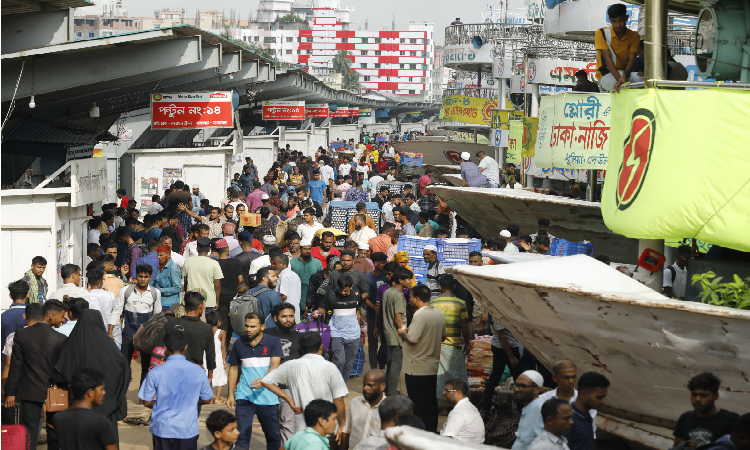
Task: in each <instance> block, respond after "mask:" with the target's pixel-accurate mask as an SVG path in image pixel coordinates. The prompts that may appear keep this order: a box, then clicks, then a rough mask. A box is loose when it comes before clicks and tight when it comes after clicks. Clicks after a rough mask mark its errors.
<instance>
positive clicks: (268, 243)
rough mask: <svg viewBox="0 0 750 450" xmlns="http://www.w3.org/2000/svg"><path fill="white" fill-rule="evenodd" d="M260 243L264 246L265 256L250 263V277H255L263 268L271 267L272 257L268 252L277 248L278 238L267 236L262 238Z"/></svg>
mask: <svg viewBox="0 0 750 450" xmlns="http://www.w3.org/2000/svg"><path fill="white" fill-rule="evenodd" d="M260 242H261V243H262V244H263V256H261V257H259V258H256V259H254V260H253V262H251V263H250V275H255V274H256V273H257V272H258V271H259V270H260V269H261V267H266V266H270V265H271V257H270V256H269V255H268V251H269V250H271V247H275V246H276V236H271V235H270V234H267V235H265V236H263V237H262V238H261V240H260Z"/></svg>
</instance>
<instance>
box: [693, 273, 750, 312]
mask: <svg viewBox="0 0 750 450" xmlns="http://www.w3.org/2000/svg"><path fill="white" fill-rule="evenodd" d="M722 279H723V277H717V276H716V274H715V273H714V272H712V271H708V272H706V273H702V274H695V275H693V284H695V283H698V282H700V284H701V289H702V292H701V294H700V298H701V302H703V303H708V304H709V305H717V306H727V307H729V308H737V309H750V278H746V279H745V280H743V279H742V278H740V277H739V276H738V275H737V274H735V275H734V281H733V282H727V283H722V282H721V280H722Z"/></svg>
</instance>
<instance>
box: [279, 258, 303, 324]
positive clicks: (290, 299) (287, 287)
mask: <svg viewBox="0 0 750 450" xmlns="http://www.w3.org/2000/svg"><path fill="white" fill-rule="evenodd" d="M271 266H272V267H273V270H274V271H275V272H276V275H277V277H278V281H277V282H276V292H277V293H278V294H279V299H280V300H281V301H282V302H287V303H291V304H292V305H294V320H295V321H297V322H299V321H300V308H301V306H300V303H301V301H300V292H301V291H302V281H301V280H300V278H299V275H297V274H296V273H295V272H294V271H292V269H291V268H290V267H289V257H288V256H286V255H276V256H274V257H273V259H272V260H271Z"/></svg>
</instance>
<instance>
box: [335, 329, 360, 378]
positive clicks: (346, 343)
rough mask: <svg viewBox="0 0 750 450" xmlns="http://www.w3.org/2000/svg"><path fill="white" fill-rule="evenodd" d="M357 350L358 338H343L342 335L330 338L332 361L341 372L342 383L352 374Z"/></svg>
mask: <svg viewBox="0 0 750 450" xmlns="http://www.w3.org/2000/svg"><path fill="white" fill-rule="evenodd" d="M357 352H359V339H344V338H342V337H332V338H331V353H332V354H333V358H334V360H333V363H334V364H336V368H337V369H339V372H341V378H343V379H344V383H346V382H347V381H349V375H351V374H352V367H353V366H354V361H355V360H356V359H357Z"/></svg>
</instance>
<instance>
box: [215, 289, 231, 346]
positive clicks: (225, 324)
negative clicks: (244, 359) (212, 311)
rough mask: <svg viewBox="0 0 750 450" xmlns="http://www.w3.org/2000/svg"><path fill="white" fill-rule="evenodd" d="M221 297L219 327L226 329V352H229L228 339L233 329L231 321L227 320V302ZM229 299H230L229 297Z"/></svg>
mask: <svg viewBox="0 0 750 450" xmlns="http://www.w3.org/2000/svg"><path fill="white" fill-rule="evenodd" d="M223 300H224V299H223V297H220V298H219V309H217V311H219V318H220V319H221V329H222V330H224V331H226V336H227V339H226V340H227V342H226V345H227V353H229V341H230V339H232V333H233V332H234V329H233V328H232V322H230V321H229V305H230V303H229V302H226V301H223ZM230 301H231V299H230Z"/></svg>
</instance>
